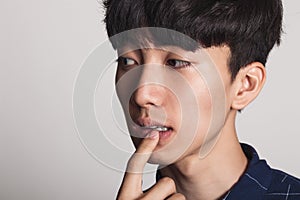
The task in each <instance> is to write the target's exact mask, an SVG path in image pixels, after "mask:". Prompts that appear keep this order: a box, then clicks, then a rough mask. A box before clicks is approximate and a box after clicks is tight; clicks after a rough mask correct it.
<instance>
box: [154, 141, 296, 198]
mask: <svg viewBox="0 0 300 200" xmlns="http://www.w3.org/2000/svg"><path fill="white" fill-rule="evenodd" d="M241 146H242V149H243V151H244V153H245V155H246V156H247V158H248V166H247V169H246V171H245V173H244V174H243V175H242V176H241V178H240V179H239V181H238V182H237V183H236V184H235V185H234V186H233V187H232V188H231V189H230V191H228V193H227V194H226V195H225V196H224V197H223V198H222V199H223V200H300V180H299V179H298V178H295V177H293V176H291V175H289V174H287V173H285V172H282V171H280V170H276V169H272V168H271V167H270V166H269V165H268V164H267V162H266V161H265V160H261V159H259V157H258V154H257V152H256V151H255V149H254V148H253V147H251V146H249V145H247V144H241ZM159 178H160V174H159V172H158V173H157V180H158V179H159Z"/></svg>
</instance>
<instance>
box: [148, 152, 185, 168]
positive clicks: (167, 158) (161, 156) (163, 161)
mask: <svg viewBox="0 0 300 200" xmlns="http://www.w3.org/2000/svg"><path fill="white" fill-rule="evenodd" d="M179 157H180V156H178V155H170V152H168V153H167V152H163V151H156V152H153V153H152V155H151V157H150V159H149V160H148V163H150V164H156V165H162V166H167V165H171V164H173V163H175V162H176V161H177V160H178V158H179Z"/></svg>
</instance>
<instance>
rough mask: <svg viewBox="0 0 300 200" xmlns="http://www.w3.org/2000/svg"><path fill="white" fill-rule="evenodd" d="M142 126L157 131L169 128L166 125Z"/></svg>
mask: <svg viewBox="0 0 300 200" xmlns="http://www.w3.org/2000/svg"><path fill="white" fill-rule="evenodd" d="M142 128H143V129H148V130H154V131H159V132H163V131H168V130H171V128H169V127H166V126H143V127H142Z"/></svg>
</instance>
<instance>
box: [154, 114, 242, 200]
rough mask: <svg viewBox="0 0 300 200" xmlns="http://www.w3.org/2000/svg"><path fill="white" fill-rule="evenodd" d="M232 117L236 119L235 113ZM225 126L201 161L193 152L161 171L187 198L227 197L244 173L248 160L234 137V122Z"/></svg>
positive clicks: (206, 199)
mask: <svg viewBox="0 0 300 200" xmlns="http://www.w3.org/2000/svg"><path fill="white" fill-rule="evenodd" d="M233 115H234V116H232V117H233V118H235V113H234V114H233ZM229 118H230V116H229ZM226 124H227V125H226ZM226 124H225V126H224V128H223V129H222V133H221V135H220V138H219V140H218V142H217V143H216V145H215V146H214V148H213V150H212V151H211V152H210V153H209V155H207V156H206V157H205V158H203V159H200V158H199V155H198V153H194V154H191V155H188V156H186V157H185V158H183V159H182V160H180V161H178V162H176V163H174V164H172V165H169V166H167V167H165V168H163V169H161V170H160V172H161V174H162V176H168V177H171V178H173V179H174V181H175V183H176V187H177V192H180V193H182V194H183V195H185V197H186V198H187V199H189V200H193V199H198V200H199V199H203V200H212V199H218V198H220V197H222V196H223V195H226V193H227V192H228V191H229V190H230V188H231V187H232V186H233V185H234V184H235V183H236V182H237V181H238V180H239V178H240V176H241V175H242V174H243V173H244V171H245V169H246V167H247V158H246V156H245V154H244V153H243V150H242V148H241V146H240V143H239V141H238V138H237V136H236V131H235V126H234V120H233V123H229V122H228V120H227V123H226Z"/></svg>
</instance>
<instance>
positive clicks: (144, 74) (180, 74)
mask: <svg viewBox="0 0 300 200" xmlns="http://www.w3.org/2000/svg"><path fill="white" fill-rule="evenodd" d="M174 52H176V53H174ZM228 56H229V49H228V48H227V47H211V48H206V49H200V50H197V51H195V52H191V51H186V50H183V49H181V48H179V47H174V46H172V47H170V46H164V47H159V48H155V47H152V48H144V49H134V50H131V49H130V48H127V47H124V48H123V49H122V50H119V59H118V69H117V74H116V89H117V94H118V97H119V99H120V102H121V104H122V107H123V110H124V113H125V117H126V120H127V125H128V129H129V132H130V134H131V138H132V141H133V143H134V145H135V146H136V147H137V146H138V145H139V143H140V142H141V140H142V139H143V138H144V137H146V136H147V134H148V133H149V132H150V130H152V128H157V129H158V130H161V131H160V132H159V137H160V138H159V142H158V145H157V146H156V148H155V150H154V153H153V154H152V156H151V158H150V162H152V163H158V164H170V163H173V162H175V161H176V160H179V159H182V158H183V157H186V156H187V155H190V154H193V153H197V152H199V149H200V148H201V146H202V145H204V142H205V141H206V142H207V141H209V139H208V140H207V138H209V136H208V132H209V130H213V131H219V130H220V129H221V128H222V126H223V124H224V121H220V122H219V123H217V124H216V123H212V118H213V116H212V115H213V114H212V113H213V109H216V108H219V106H216V105H214V104H218V103H219V104H224V101H218V99H215V100H214V99H212V98H215V97H214V96H213V95H212V92H213V93H215V94H218V93H224V94H225V95H226V96H225V97H226V99H228V98H230V90H231V81H230V80H231V79H230V78H231V77H230V73H229V71H228V67H227V61H228ZM205 68H215V69H216V70H215V72H216V73H214V74H210V75H209V76H211V77H212V78H209V79H210V85H209V84H208V80H207V79H208V78H207V75H203V74H204V73H205V72H203V70H204V71H205ZM216 77H217V78H216ZM220 81H221V84H222V87H215V86H214V85H218V83H217V82H219V83H220ZM214 82H215V83H214ZM208 85H209V86H208ZM212 90H213V91H212ZM218 90H219V91H218ZM226 104H227V105H226ZM222 106H223V107H224V110H226V111H228V110H229V104H228V102H226V103H225V105H221V107H222ZM224 110H222V109H221V110H220V112H224ZM214 113H216V112H215V111H214ZM222 114H223V115H224V113H222ZM225 114H226V113H225ZM212 125H213V126H216V127H215V129H214V128H213V129H211V126H212ZM205 139H206V140H205Z"/></svg>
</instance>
